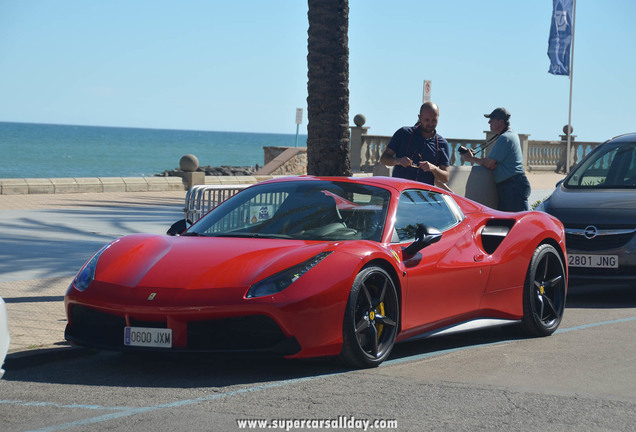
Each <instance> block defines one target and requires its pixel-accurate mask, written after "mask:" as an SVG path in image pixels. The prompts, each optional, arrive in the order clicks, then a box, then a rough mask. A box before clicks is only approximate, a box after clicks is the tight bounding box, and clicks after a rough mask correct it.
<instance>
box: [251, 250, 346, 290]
mask: <svg viewBox="0 0 636 432" xmlns="http://www.w3.org/2000/svg"><path fill="white" fill-rule="evenodd" d="M332 252H333V251H332ZM332 252H321V253H319V254H318V255H316V256H314V257H312V258H310V259H308V260H307V261H304V262H302V263H300V264H297V265H295V266H293V267H290V268H288V269H286V270H283V271H281V272H278V273H276V274H274V275H272V276H270V277H268V278H265V279H263V280H262V281H260V282H256V283H255V284H254V285H252V286H251V287H250V289H249V290H248V291H247V294H246V295H245V297H247V298H254V297H263V296H266V295H271V294H276V293H279V292H281V291H282V290H284V289H285V288H287V287H288V286H290V285H291V284H293V283H294V282H296V281H297V280H298V279H299V278H300V277H301V276H302V275H304V274H305V273H307V272H308V271H309V270H310V269H311V268H313V267H314V266H315V265H316V264H318V263H319V262H320V261H322V260H323V259H325V258H326V257H327V256H329V255H330V254H331V253H332Z"/></svg>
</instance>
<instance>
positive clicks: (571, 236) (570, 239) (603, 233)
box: [565, 227, 636, 251]
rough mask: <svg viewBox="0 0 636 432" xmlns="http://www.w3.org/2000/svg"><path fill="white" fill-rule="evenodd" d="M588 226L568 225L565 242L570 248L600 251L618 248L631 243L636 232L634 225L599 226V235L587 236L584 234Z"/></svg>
mask: <svg viewBox="0 0 636 432" xmlns="http://www.w3.org/2000/svg"><path fill="white" fill-rule="evenodd" d="M585 229H586V227H568V228H566V230H565V244H566V246H567V248H568V250H576V251H600V250H608V249H618V248H621V247H623V246H625V245H626V244H627V243H629V242H630V241H631V240H632V238H634V235H635V233H636V229H635V228H634V227H629V228H616V227H612V228H602V227H598V235H597V236H596V237H594V238H591V239H590V238H587V237H585V235H583V232H584V230H585Z"/></svg>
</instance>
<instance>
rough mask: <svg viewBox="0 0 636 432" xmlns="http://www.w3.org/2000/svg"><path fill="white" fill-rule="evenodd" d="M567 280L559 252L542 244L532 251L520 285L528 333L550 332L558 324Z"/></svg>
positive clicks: (524, 326) (561, 313) (523, 322)
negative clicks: (521, 286) (524, 276)
mask: <svg viewBox="0 0 636 432" xmlns="http://www.w3.org/2000/svg"><path fill="white" fill-rule="evenodd" d="M566 293H567V281H566V274H565V267H564V265H563V260H562V259H561V255H560V254H559V253H558V252H557V250H556V249H555V248H554V246H552V245H549V244H543V245H541V246H539V247H538V248H537V249H536V250H535V251H534V254H533V255H532V260H530V265H529V266H528V273H527V275H526V281H525V284H524V287H523V320H522V322H521V326H522V328H523V330H524V332H525V333H527V334H529V335H531V336H549V335H551V334H552V333H554V331H555V330H556V329H557V328H558V327H559V324H561V319H562V318H563V311H564V309H565V297H566Z"/></svg>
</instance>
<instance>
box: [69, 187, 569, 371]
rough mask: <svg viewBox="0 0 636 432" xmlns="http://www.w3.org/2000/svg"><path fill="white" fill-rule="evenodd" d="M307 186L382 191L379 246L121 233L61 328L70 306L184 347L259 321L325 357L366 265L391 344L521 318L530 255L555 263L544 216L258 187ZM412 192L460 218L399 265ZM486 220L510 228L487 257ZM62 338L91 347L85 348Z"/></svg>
mask: <svg viewBox="0 0 636 432" xmlns="http://www.w3.org/2000/svg"><path fill="white" fill-rule="evenodd" d="M316 180H337V181H340V182H350V183H358V184H362V185H369V186H377V187H381V188H383V189H386V190H389V191H390V192H391V202H390V205H389V208H388V216H387V221H386V225H385V229H384V232H383V234H382V241H381V242H374V241H370V240H347V241H313V240H312V241H302V240H287V239H265V238H259V239H252V238H249V239H248V238H206V237H184V236H181V237H169V236H158V235H147V234H137V235H130V236H126V237H123V238H121V239H119V240H116V241H115V242H113V243H112V244H111V245H110V247H108V248H107V249H106V250H105V251H104V252H103V253H102V255H101V256H100V258H99V261H98V263H97V267H96V271H95V274H96V276H95V280H94V281H93V282H92V283H91V284H90V286H89V288H88V289H86V290H85V291H80V290H78V289H76V288H75V287H74V285H71V287H70V288H69V290H68V292H67V295H66V297H65V307H66V310H67V315H68V319H69V323H68V328H73V326H74V325H75V323H74V321H73V319H74V318H73V317H74V315H73V313H72V309H73V308H74V307H75V306H82V307H83V308H88V309H90V310H95V311H99V313H104V314H107V315H109V316H114V317H119V318H122V319H123V320H125V323H126V325H127V326H130V325H132V324H131V323H132V322H133V321H135V322H154V321H157V322H165V323H166V326H167V327H168V328H171V329H172V331H173V348H174V349H180V348H182V349H186V348H187V346H188V340H187V327H188V325H189V323H193V322H197V321H206V320H221V319H228V318H230V319H231V318H237V317H249V316H266V317H269V318H270V319H271V320H273V321H274V322H275V323H276V325H277V326H278V327H279V328H280V330H281V331H282V332H283V333H284V335H285V337H288V338H295V340H296V341H297V342H298V345H299V347H300V349H299V350H298V351H297V352H294V353H292V354H288V356H289V357H298V358H304V357H317V356H332V355H337V354H339V353H340V350H341V348H342V343H343V333H342V331H343V330H342V322H343V317H344V314H345V308H346V305H347V300H348V297H349V292H350V290H351V286H352V284H353V282H354V280H355V278H356V275H357V274H358V273H359V272H360V270H361V269H363V268H364V267H365V266H367V265H369V264H370V263H376V264H378V265H380V266H382V267H383V268H385V270H387V271H388V272H389V274H391V276H392V277H393V279H394V282H395V284H396V286H397V288H398V293H399V297H400V302H401V306H400V308H401V317H400V318H401V323H400V326H401V327H400V331H399V334H398V336H397V340H398V341H400V340H404V339H407V338H409V337H412V336H415V335H418V334H421V333H425V332H428V331H431V330H434V329H436V328H440V327H445V326H449V325H452V324H455V323H459V322H463V321H467V320H470V319H475V318H482V317H490V318H503V319H520V318H521V317H522V315H523V308H522V292H523V285H524V280H525V275H526V270H527V267H528V264H529V262H530V259H531V257H532V255H533V253H534V251H535V249H536V248H537V247H538V246H539V245H540V244H541V243H545V242H550V243H551V244H553V245H555V247H556V248H557V250H559V251H560V253H561V254H563V257H564V260H565V244H564V235H563V227H562V225H561V224H560V222H559V221H558V220H556V219H555V218H553V217H551V216H549V215H546V214H543V213H537V212H524V213H503V212H498V211H495V210H492V209H489V208H487V207H485V206H483V205H480V204H478V203H475V202H473V201H470V200H468V199H465V198H463V197H459V196H456V195H452V194H448V193H447V192H444V191H441V190H439V189H437V188H434V187H429V186H426V185H422V184H420V183H415V182H411V181H408V180H401V179H387V178H377V177H372V178H328V177H324V178H313V177H300V178H298V177H294V178H285V179H280V180H272V181H268V182H264V183H265V184H267V183H279V182H287V181H316ZM414 188H415V189H417V188H423V189H430V190H433V191H435V192H439V193H443V194H447V195H450V196H451V197H452V198H453V199H454V201H455V202H456V203H457V204H458V205H459V207H460V208H461V210H462V212H463V216H464V218H463V220H462V221H461V222H460V223H458V224H457V225H456V226H454V227H452V228H450V229H448V230H446V231H444V233H443V236H442V238H441V240H440V241H439V242H437V243H435V244H432V245H430V246H428V247H426V248H425V249H423V250H421V251H419V252H418V253H417V254H415V255H413V256H407V255H406V254H405V253H404V250H403V249H404V247H405V246H408V244H407V243H391V236H392V232H393V223H394V215H395V212H396V209H397V207H398V202H399V198H400V193H401V192H402V191H404V190H407V189H414ZM339 205H340V206H343V207H348V208H350V207H352V206H351V205H350V204H348V203H346V202H339ZM213 212H214V210H213ZM492 220H502V221H509V223H510V225H511V228H510V232H509V233H508V235H507V236H506V237H505V239H504V240H503V241H502V242H501V244H500V245H499V246H498V247H497V248H496V250H494V252H492V253H488V251H486V250H485V247H484V245H483V244H482V239H481V232H482V230H483V229H484V227H485V226H486V224H487V223H488V222H489V221H492ZM325 251H329V252H332V253H331V254H330V255H329V256H327V257H326V258H324V259H323V260H322V261H321V262H320V263H319V264H318V265H316V266H315V267H314V268H311V269H310V270H309V271H307V273H305V274H304V275H303V276H302V278H301V279H299V280H298V281H296V282H294V283H292V284H291V285H290V286H288V287H287V288H286V289H284V290H282V291H281V292H279V293H276V294H273V295H268V296H264V297H256V298H248V297H246V294H247V292H248V290H249V289H250V286H252V285H253V284H254V283H256V282H258V281H261V280H263V279H265V278H267V277H269V276H271V275H274V274H276V273H278V272H281V271H283V270H285V269H287V268H290V267H291V266H294V265H296V264H298V263H300V262H303V261H305V260H308V259H310V258H311V257H314V256H316V255H317V254H319V253H321V252H325ZM80 339H81V338H80ZM71 340H74V341H75V342H79V343H81V344H88V345H90V341H87V340H78V338H71ZM106 348H108V347H106Z"/></svg>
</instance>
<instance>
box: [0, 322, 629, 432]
mask: <svg viewBox="0 0 636 432" xmlns="http://www.w3.org/2000/svg"><path fill="white" fill-rule="evenodd" d="M631 321H636V317H630V318H622V319H616V320H611V321H602V322H598V323H592V324H583V325H580V326H575V327H569V328H565V329H559V330H557V331H556V332H555V334H560V333H567V332H570V331H578V330H586V329H589V328H593V327H599V326H604V325H611V324H621V323H625V322H631ZM518 340H520V339H506V340H505V341H499V342H490V343H485V344H477V345H470V346H466V347H460V348H450V349H447V350H442V351H434V352H430V353H426V354H421V355H415V356H410V357H405V358H401V359H394V360H387V361H385V362H384V363H382V364H381V365H380V367H386V366H392V365H396V364H400V363H405V362H407V361H409V362H411V361H418V360H423V359H427V358H432V357H437V356H442V355H445V354H450V353H454V352H458V351H466V350H469V349H473V348H481V347H488V346H496V345H503V344H506V343H511V342H514V341H518ZM347 372H350V370H346V371H344V370H343V371H338V372H333V373H326V374H322V375H317V376H310V377H305V378H294V379H289V380H284V381H277V382H273V383H270V384H262V385H258V386H254V387H248V388H243V389H239V390H233V391H229V392H224V393H217V394H213V395H208V396H202V397H200V398H195V399H185V400H181V401H175V402H170V403H167V404H160V405H155V406H151V407H100V406H99V405H58V404H54V403H50V402H25V401H9V400H0V404H9V405H11V404H13V405H23V406H53V407H59V408H84V409H89V410H117V411H118V412H113V413H110V414H104V415H100V416H97V417H91V418H86V419H83V420H76V421H73V422H69V423H63V424H59V425H53V426H48V427H45V428H42V429H36V430H32V431H29V432H54V431H61V430H66V429H70V428H74V427H77V426H87V425H93V424H97V423H103V422H107V421H110V420H115V419H118V418H122V417H128V416H131V415H136V414H142V413H147V412H152V411H159V410H163V409H169V408H179V407H183V406H188V405H193V404H197V403H200V402H208V401H212V400H215V399H221V398H226V397H232V396H236V395H240V394H244V393H252V392H259V391H263V390H268V389H272V388H277V387H284V386H287V385H292V384H297V383H302V382H307V381H312V380H315V379H318V378H323V377H329V376H335V375H341V374H344V373H347Z"/></svg>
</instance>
